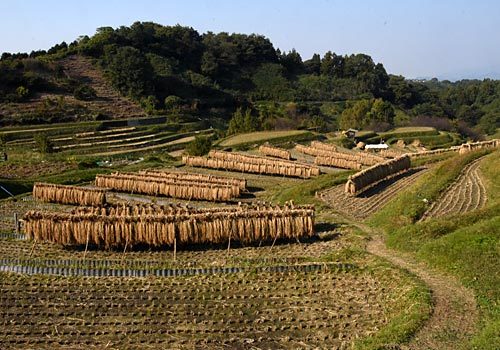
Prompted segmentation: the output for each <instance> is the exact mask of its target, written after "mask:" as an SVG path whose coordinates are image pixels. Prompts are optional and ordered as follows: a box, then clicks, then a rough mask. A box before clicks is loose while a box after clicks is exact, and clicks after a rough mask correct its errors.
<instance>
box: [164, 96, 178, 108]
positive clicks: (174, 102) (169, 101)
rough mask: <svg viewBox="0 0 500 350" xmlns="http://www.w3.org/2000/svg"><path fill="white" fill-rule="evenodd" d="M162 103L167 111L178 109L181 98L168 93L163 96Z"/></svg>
mask: <svg viewBox="0 0 500 350" xmlns="http://www.w3.org/2000/svg"><path fill="white" fill-rule="evenodd" d="M164 104H165V109H166V110H167V111H174V110H178V109H179V108H180V106H181V104H182V98H180V97H178V96H175V95H170V96H167V97H165V101H164Z"/></svg>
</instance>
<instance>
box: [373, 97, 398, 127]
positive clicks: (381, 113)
mask: <svg viewBox="0 0 500 350" xmlns="http://www.w3.org/2000/svg"><path fill="white" fill-rule="evenodd" d="M394 115H395V113H394V107H393V106H392V104H391V103H390V102H386V101H384V100H382V99H381V98H377V99H375V100H374V101H373V104H372V107H371V110H370V113H369V120H370V122H376V123H382V122H384V123H389V124H391V125H392V124H394Z"/></svg>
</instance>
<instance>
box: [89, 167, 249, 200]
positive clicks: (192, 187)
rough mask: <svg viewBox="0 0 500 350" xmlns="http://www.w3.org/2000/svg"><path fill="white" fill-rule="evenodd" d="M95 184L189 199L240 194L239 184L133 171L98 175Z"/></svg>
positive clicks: (221, 198) (234, 196)
mask: <svg viewBox="0 0 500 350" xmlns="http://www.w3.org/2000/svg"><path fill="white" fill-rule="evenodd" d="M95 184H96V186H98V187H105V188H109V189H112V190H115V191H123V192H131V193H141V194H147V195H153V196H157V195H163V196H167V197H172V198H179V199H188V200H209V201H228V200H231V199H233V198H236V197H238V196H239V195H240V188H239V186H237V185H226V184H216V183H204V182H198V181H183V180H178V179H168V178H167V179H165V178H160V177H155V176H146V175H140V174H133V173H114V174H111V175H97V176H96V179H95Z"/></svg>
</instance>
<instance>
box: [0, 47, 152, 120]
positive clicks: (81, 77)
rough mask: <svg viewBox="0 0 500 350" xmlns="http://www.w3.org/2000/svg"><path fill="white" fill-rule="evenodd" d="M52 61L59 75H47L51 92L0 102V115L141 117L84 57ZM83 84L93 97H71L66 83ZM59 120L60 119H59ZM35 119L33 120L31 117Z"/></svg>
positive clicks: (11, 116) (79, 118)
mask: <svg viewBox="0 0 500 350" xmlns="http://www.w3.org/2000/svg"><path fill="white" fill-rule="evenodd" d="M54 64H55V65H56V66H57V67H58V69H59V70H60V71H61V75H62V76H63V77H54V76H50V79H51V82H52V83H53V85H55V86H54V87H53V88H52V91H40V92H37V93H34V94H33V95H32V96H30V98H29V99H27V100H26V101H22V102H3V103H0V118H2V119H3V118H5V119H9V120H17V119H21V120H23V119H29V117H30V116H31V117H32V118H33V119H42V120H43V119H44V117H45V119H46V122H48V121H51V119H50V118H51V116H58V115H61V114H65V115H64V116H62V117H61V118H57V120H54V121H69V120H71V119H74V120H89V119H90V120H92V119H95V118H101V119H117V118H134V117H142V116H145V113H144V111H143V110H142V109H141V108H140V107H139V106H138V105H137V104H136V103H135V102H133V101H132V100H131V99H129V98H126V97H123V96H122V95H121V94H120V93H119V92H118V91H117V90H116V89H115V88H113V87H112V85H111V84H110V83H109V82H108V80H106V79H105V78H104V76H103V72H102V70H101V69H100V68H98V67H96V66H95V65H94V64H92V61H91V59H90V58H88V57H83V56H80V55H71V56H68V57H65V58H63V59H58V60H56V61H55V62H54ZM75 83H76V84H78V85H83V84H85V85H87V86H89V87H90V88H92V89H93V90H94V91H95V93H96V96H95V97H92V98H90V99H89V100H79V99H77V98H75V96H74V94H73V93H72V92H71V89H68V88H67V85H68V84H75ZM61 119H62V120H61ZM35 121H36V120H35Z"/></svg>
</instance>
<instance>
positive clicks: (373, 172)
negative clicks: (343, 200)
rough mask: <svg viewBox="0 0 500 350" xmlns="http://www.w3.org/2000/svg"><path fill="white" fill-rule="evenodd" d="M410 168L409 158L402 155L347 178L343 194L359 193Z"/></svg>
mask: <svg viewBox="0 0 500 350" xmlns="http://www.w3.org/2000/svg"><path fill="white" fill-rule="evenodd" d="M410 166H411V161H410V157H409V156H408V155H404V156H401V157H398V158H394V159H390V160H388V161H386V162H384V163H380V164H377V165H374V166H372V167H370V168H367V169H364V170H361V171H360V172H357V173H356V174H354V175H351V176H349V180H347V182H346V184H345V192H347V193H349V194H356V193H359V192H361V191H364V190H365V189H367V188H369V187H372V186H373V185H375V184H377V183H378V182H380V181H382V180H385V179H387V178H389V177H392V176H394V175H397V174H399V173H401V172H403V171H406V170H408V169H409V168H410Z"/></svg>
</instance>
